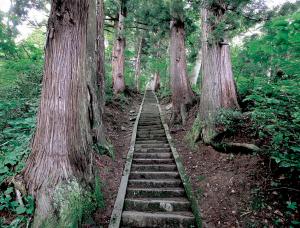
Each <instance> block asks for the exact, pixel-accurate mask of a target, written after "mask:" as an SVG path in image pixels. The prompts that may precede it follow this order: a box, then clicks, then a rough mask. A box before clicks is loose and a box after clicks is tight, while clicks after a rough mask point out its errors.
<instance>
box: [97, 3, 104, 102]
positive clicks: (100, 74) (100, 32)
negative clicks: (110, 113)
mask: <svg viewBox="0 0 300 228" xmlns="http://www.w3.org/2000/svg"><path fill="white" fill-rule="evenodd" d="M96 53H97V79H98V86H99V90H100V96H101V98H102V100H101V101H102V102H101V103H102V104H103V107H104V103H105V67H104V66H105V64H104V63H105V46H104V0H97V49H96Z"/></svg>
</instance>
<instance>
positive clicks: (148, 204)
mask: <svg viewBox="0 0 300 228" xmlns="http://www.w3.org/2000/svg"><path fill="white" fill-rule="evenodd" d="M142 105H143V107H142V111H141V114H140V117H139V121H138V124H137V131H136V138H135V146H134V151H133V155H132V160H131V161H132V163H131V168H130V172H128V178H127V180H126V181H127V185H126V184H125V186H127V188H126V193H125V190H124V191H123V192H124V193H123V194H124V196H123V199H122V197H121V201H122V200H123V202H121V207H120V206H119V210H121V211H120V213H119V216H121V218H120V220H121V221H120V223H119V224H120V226H121V227H195V217H194V215H193V213H192V210H191V204H190V202H189V200H188V198H187V195H186V192H185V190H184V187H183V182H182V180H181V178H180V175H179V172H178V168H177V165H176V162H175V160H174V157H173V154H172V151H171V147H170V145H169V143H168V139H167V137H166V133H165V130H164V127H163V125H162V121H161V119H160V113H159V109H158V106H157V100H156V97H155V94H154V93H153V92H152V91H146V94H145V98H144V102H143V104H142ZM125 170H126V167H125ZM122 185H124V182H123V184H122V183H121V186H120V188H122V187H123V188H124V186H122ZM120 192H122V190H121V191H119V194H120ZM122 203H123V205H122ZM116 205H117V204H116ZM116 205H115V208H116V207H118V206H116ZM120 208H122V209H120ZM113 213H114V212H113ZM112 219H113V216H112ZM119 224H118V225H114V226H112V225H110V227H118V226H119Z"/></svg>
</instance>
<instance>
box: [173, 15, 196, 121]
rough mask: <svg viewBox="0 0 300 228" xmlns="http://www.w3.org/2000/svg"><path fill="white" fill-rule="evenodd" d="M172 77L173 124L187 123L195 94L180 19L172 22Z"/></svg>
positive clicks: (182, 24)
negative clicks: (191, 83)
mask: <svg viewBox="0 0 300 228" xmlns="http://www.w3.org/2000/svg"><path fill="white" fill-rule="evenodd" d="M170 26H171V42H170V60H171V62H170V75H171V90H172V102H173V115H172V120H171V123H172V124H173V123H175V122H179V123H181V122H182V123H183V124H184V123H185V119H186V111H187V107H186V106H187V105H188V104H190V103H192V100H193V96H194V95H193V92H192V89H191V85H190V82H189V80H188V76H187V66H186V53H185V43H184V39H185V31H184V23H183V22H182V21H181V20H179V19H174V18H173V19H172V21H171V25H170Z"/></svg>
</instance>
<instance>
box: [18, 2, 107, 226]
mask: <svg viewBox="0 0 300 228" xmlns="http://www.w3.org/2000/svg"><path fill="white" fill-rule="evenodd" d="M51 6H52V7H51V12H50V17H49V21H48V37H47V42H46V47H45V66H44V78H43V85H42V95H41V103H40V108H39V113H38V118H37V129H36V132H35V136H34V138H33V142H32V153H31V155H30V157H29V159H28V161H27V165H26V167H25V169H24V172H23V175H24V180H25V183H26V186H27V188H28V190H29V193H30V194H32V195H33V196H34V197H35V200H36V214H35V226H36V227H39V226H40V225H41V222H42V221H45V219H47V218H50V217H53V216H55V215H56V214H57V213H59V212H58V211H57V210H59V208H55V206H54V201H55V197H56V190H57V188H58V186H59V187H61V186H68V184H69V183H70V182H71V181H72V182H73V181H75V182H76V183H78V185H79V186H80V187H81V189H85V190H87V189H89V188H87V187H89V186H90V184H91V183H92V182H93V179H94V177H93V176H94V175H93V169H92V156H93V147H94V145H95V144H98V143H99V142H101V137H102V132H101V129H102V127H101V125H102V123H101V114H100V101H99V98H100V92H99V88H98V86H97V75H96V56H95V48H96V30H97V26H96V4H95V1H94V0H65V1H59V0H53V1H52V5H51ZM36 219H37V220H38V222H37V220H36Z"/></svg>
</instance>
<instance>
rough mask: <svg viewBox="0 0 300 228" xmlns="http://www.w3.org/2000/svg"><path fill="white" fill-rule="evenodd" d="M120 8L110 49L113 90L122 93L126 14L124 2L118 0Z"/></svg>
mask: <svg viewBox="0 0 300 228" xmlns="http://www.w3.org/2000/svg"><path fill="white" fill-rule="evenodd" d="M120 1H121V2H120V4H121V8H120V11H119V16H118V23H117V31H116V33H117V34H116V39H115V42H114V46H113V51H112V77H113V90H114V93H115V94H119V93H122V92H123V91H124V90H125V80H124V70H125V56H124V55H125V44H126V41H125V37H124V19H125V16H126V6H125V4H126V2H125V0H120Z"/></svg>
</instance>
